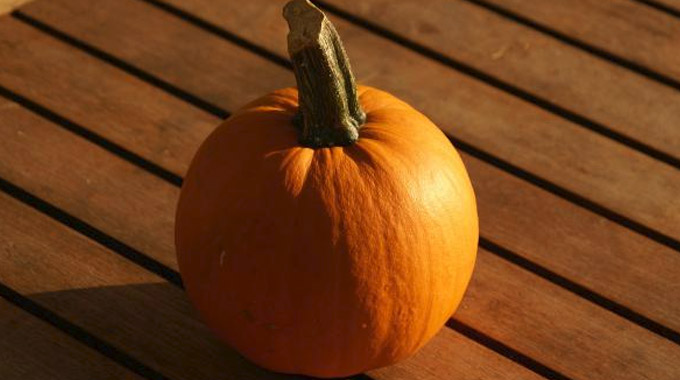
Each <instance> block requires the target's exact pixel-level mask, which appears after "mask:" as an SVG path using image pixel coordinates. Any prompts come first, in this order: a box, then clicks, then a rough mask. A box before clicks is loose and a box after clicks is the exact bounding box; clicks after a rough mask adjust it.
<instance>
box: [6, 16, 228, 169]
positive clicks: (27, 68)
mask: <svg viewBox="0 0 680 380" xmlns="http://www.w3.org/2000/svg"><path fill="white" fill-rule="evenodd" d="M0 38H1V39H2V41H3V44H2V46H0V61H1V62H2V70H0V78H2V79H1V80H0V85H2V86H4V87H6V88H9V89H10V90H13V91H16V92H19V93H21V94H22V95H23V96H25V97H28V98H30V99H36V100H37V101H38V103H39V104H42V105H44V106H46V107H48V108H51V109H52V110H54V111H55V112H57V113H58V114H60V115H64V116H66V117H68V118H69V119H71V120H75V121H77V122H78V123H80V124H82V125H87V126H88V127H91V128H92V130H93V131H94V132H95V133H98V134H99V135H102V136H104V137H106V138H107V139H108V140H110V141H113V142H114V143H117V144H119V145H123V146H126V147H128V148H130V149H131V150H133V151H134V152H135V153H136V154H138V155H140V156H143V157H146V158H150V157H151V158H153V161H154V162H156V163H157V164H158V165H161V166H163V167H165V168H167V169H168V170H171V171H173V172H176V173H184V172H185V171H186V169H187V165H188V163H189V161H190V160H191V157H192V156H193V154H194V152H195V149H187V140H189V141H192V142H193V141H200V140H202V139H203V138H204V137H205V136H206V135H207V134H208V133H209V132H210V131H212V129H213V128H214V126H215V117H214V116H213V115H211V114H208V113H206V112H203V111H201V110H198V109H196V108H195V107H193V106H191V105H188V104H187V103H185V102H184V101H181V100H178V99H176V98H174V97H173V96H171V95H168V94H166V93H164V92H162V91H158V90H157V89H156V88H153V87H152V86H148V85H144V83H143V82H142V81H140V80H139V79H137V78H135V77H133V76H130V75H127V74H125V73H124V72H122V71H121V70H119V69H117V68H115V67H113V66H110V65H107V64H102V63H101V62H98V61H97V60H96V59H93V58H91V57H90V56H88V55H87V54H84V53H81V52H79V51H77V50H75V49H73V48H70V47H68V45H65V44H63V43H59V42H58V41H57V40H55V39H54V38H52V37H50V36H49V35H46V34H44V33H41V32H39V31H37V30H35V29H33V28H31V27H29V26H27V25H25V24H24V23H22V22H20V21H17V20H15V19H12V18H9V17H8V18H4V19H3V20H2V22H0ZM26 62H36V65H28V64H26ZM139 99H144V107H140V106H139V103H138V101H139ZM93 109H96V110H98V111H97V112H91V110H93ZM169 132H173V133H169ZM194 148H197V145H196V146H194Z"/></svg>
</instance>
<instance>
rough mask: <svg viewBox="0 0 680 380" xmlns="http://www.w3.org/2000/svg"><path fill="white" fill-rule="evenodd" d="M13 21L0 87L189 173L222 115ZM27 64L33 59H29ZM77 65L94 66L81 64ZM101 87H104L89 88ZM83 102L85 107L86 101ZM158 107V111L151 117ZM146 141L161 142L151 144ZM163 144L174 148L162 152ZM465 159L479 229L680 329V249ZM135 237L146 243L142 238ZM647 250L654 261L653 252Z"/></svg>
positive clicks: (136, 224)
mask: <svg viewBox="0 0 680 380" xmlns="http://www.w3.org/2000/svg"><path fill="white" fill-rule="evenodd" d="M7 21H8V23H7V24H2V23H0V38H1V39H0V41H4V44H0V58H2V60H3V62H4V65H5V67H6V68H7V69H6V70H3V71H0V85H2V86H6V87H8V88H10V89H11V90H13V91H17V92H20V93H22V94H25V95H30V97H31V98H32V99H34V100H35V101H37V102H38V103H41V104H43V105H45V106H48V107H50V108H52V109H55V110H60V112H61V113H62V114H63V115H64V116H67V117H68V118H70V119H72V120H74V121H76V122H78V123H80V124H82V125H85V126H87V127H88V128H91V129H93V130H95V131H96V132H98V133H100V134H102V135H104V136H106V137H108V138H110V139H113V140H115V141H116V142H118V143H119V144H122V145H124V146H126V147H127V148H129V149H131V150H133V151H135V152H137V153H138V154H140V155H143V156H144V157H145V158H147V159H149V160H151V161H154V162H157V163H159V164H162V165H165V166H166V167H167V168H168V169H169V170H172V171H174V172H176V173H179V174H184V172H185V171H186V167H187V165H188V162H189V160H190V158H191V155H192V154H193V152H194V151H195V149H196V148H197V147H198V144H200V142H201V141H202V140H203V138H205V136H206V135H207V133H208V132H209V131H210V130H211V129H212V125H216V124H217V123H218V119H217V118H215V117H212V118H211V117H209V116H205V115H204V114H203V113H201V112H198V111H196V110H195V109H193V108H192V107H189V106H187V105H186V104H184V103H181V102H177V101H175V100H174V99H173V98H171V97H168V96H166V95H165V94H163V93H159V92H158V91H153V90H152V89H149V86H147V85H145V84H144V83H142V82H141V81H139V80H135V78H132V77H130V76H127V75H125V74H122V73H121V72H120V71H119V70H116V69H113V68H111V67H109V66H107V65H106V64H103V63H101V62H98V61H97V60H95V59H92V58H90V57H88V56H87V55H85V54H83V53H81V52H78V51H74V50H73V49H70V48H69V47H68V46H67V45H65V44H62V43H59V42H58V41H56V40H54V39H52V38H51V37H49V36H46V35H42V34H40V33H38V32H36V31H35V30H33V29H32V28H30V27H28V26H25V25H23V24H22V23H19V22H17V21H14V20H7ZM10 21H11V22H10ZM3 27H6V28H7V29H2V28H3ZM8 30H11V31H12V33H8V32H7V31H8ZM7 46H11V47H12V48H7ZM27 62H33V63H34V64H32V65H27V64H26V63H27ZM80 67H87V68H88V69H87V71H84V70H82V69H80ZM38 68H41V69H38ZM100 78H111V81H108V80H101V84H98V82H99V81H100ZM238 83H239V82H238V81H234V82H232V83H228V84H225V86H227V85H228V86H231V87H232V88H233V89H234V90H235V91H238V87H237V86H238ZM99 86H100V87H101V90H100V91H96V92H93V91H91V89H92V88H99ZM27 89H28V90H30V92H29V91H28V90H27ZM121 95H125V97H127V98H130V99H148V103H149V104H150V105H149V107H148V108H149V109H150V111H149V114H150V115H149V116H147V117H145V115H144V114H143V113H142V112H140V111H139V110H140V107H138V106H137V105H136V104H135V103H134V102H125V101H120V97H121ZM79 104H82V105H84V106H83V107H82V108H80V107H78V106H77V105H79ZM146 108H147V107H145V109H146ZM82 109H86V110H87V111H83V110H82ZM154 113H155V114H158V115H160V116H157V117H154V116H153V115H154ZM168 114H170V116H173V117H174V116H176V117H177V120H178V121H177V122H176V123H175V122H172V124H171V125H172V126H173V127H172V128H162V127H158V125H163V124H168V123H171V121H170V120H168V119H166V117H165V116H163V115H168ZM210 120H212V121H210ZM183 123H185V124H183ZM148 146H153V147H159V148H158V149H148V148H147V147H148ZM166 149H170V152H171V153H170V154H166V151H165V150H166ZM463 158H464V160H465V161H466V164H467V165H468V169H469V171H470V174H471V176H472V179H473V182H474V184H475V187H476V192H477V197H478V201H479V202H478V203H479V212H480V217H481V221H482V223H481V229H482V235H483V236H486V237H488V238H489V239H491V240H493V241H495V242H497V243H501V244H502V245H503V246H505V247H507V248H509V249H511V250H513V251H515V252H517V253H519V254H521V255H523V256H524V257H527V258H530V259H531V260H534V261H535V262H537V263H538V264H540V265H543V266H545V267H547V268H549V269H550V270H552V271H554V272H556V273H558V274H560V275H562V276H563V277H567V278H569V279H572V280H573V281H576V282H577V283H580V284H582V285H584V286H585V287H587V288H589V289H592V290H594V291H596V292H598V293H600V294H602V295H604V296H605V297H608V298H610V299H613V300H614V301H615V302H618V303H621V304H624V305H626V306H627V307H629V308H631V309H632V310H634V311H636V312H637V313H640V314H642V315H645V316H646V317H648V318H651V319H652V320H654V321H657V322H659V323H662V324H665V325H667V326H669V327H670V328H673V329H675V330H676V331H677V330H680V294H679V293H678V292H676V291H674V289H675V283H676V277H677V276H676V273H677V270H678V268H680V256H678V255H677V252H674V251H672V250H670V249H668V248H666V247H664V246H662V245H659V244H656V243H653V242H651V241H649V240H648V239H645V238H643V237H641V236H640V235H638V234H635V233H632V232H631V231H630V230H628V229H626V228H623V227H621V226H619V225H617V224H615V223H612V222H610V221H608V220H606V219H604V218H602V217H599V216H596V215H594V214H592V213H590V212H587V211H585V210H583V209H581V208H579V207H576V206H574V205H573V204H571V203H569V202H567V201H565V200H563V199H561V198H558V197H555V196H553V195H551V194H549V193H546V192H544V191H541V190H539V189H537V188H535V187H534V186H531V185H528V184H527V183H525V182H523V181H521V180H518V179H517V178H515V177H513V176H511V175H509V174H507V173H504V172H502V171H500V170H498V169H496V168H494V167H492V166H490V165H488V164H485V163H483V162H481V161H479V160H477V159H475V158H473V157H471V156H468V155H465V154H464V155H463ZM138 181H139V180H138ZM35 186H36V187H37V186H39V184H35ZM154 186H155V185H154ZM68 194H69V192H68V191H66V192H65V193H64V194H61V195H59V196H58V197H57V198H53V199H65V200H68V198H69V195H68ZM129 198H131V200H128V202H133V203H132V204H134V205H137V204H138V202H136V201H135V200H134V198H133V197H132V196H129ZM108 202H115V199H104V198H102V201H101V203H99V204H97V205H90V208H92V209H94V210H95V213H96V214H97V215H98V216H99V219H98V218H92V217H90V216H89V215H90V213H89V211H88V209H81V208H75V209H74V210H75V211H74V213H75V214H77V215H78V216H79V217H81V218H84V219H86V220H88V221H89V222H90V223H93V224H95V225H96V226H98V227H100V228H102V229H105V230H108V229H109V228H110V226H109V225H108V224H107V223H106V222H103V221H102V220H101V217H102V216H106V218H111V220H114V221H115V220H117V219H118V218H123V217H125V215H121V213H120V212H118V210H117V209H115V208H114V209H110V208H108V207H107V204H108ZM66 204H69V203H66ZM135 207H138V206H135ZM157 207H159V208H162V207H171V205H159V206H157ZM127 223H128V225H129V226H131V230H132V232H135V231H148V230H153V231H163V232H162V233H159V234H156V235H150V234H148V233H146V234H144V235H143V236H139V237H137V238H136V239H133V240H130V239H129V236H128V235H125V234H118V233H116V231H117V230H116V229H115V228H114V229H111V231H112V233H113V234H114V236H116V237H117V238H119V239H122V240H126V241H128V243H129V244H131V245H133V246H135V247H137V248H138V249H141V250H144V251H145V252H149V253H150V254H152V255H154V257H156V258H157V259H158V260H160V261H161V262H164V263H174V256H173V253H172V250H171V247H168V246H164V247H160V246H159V245H158V243H157V242H158V241H161V240H162V239H161V238H159V237H160V236H168V235H169V234H171V233H172V232H171V231H170V230H168V228H169V227H171V226H170V224H169V223H168V222H167V221H162V220H158V219H156V220H154V221H148V220H136V219H131V220H128V221H127ZM148 223H154V224H153V225H149V224H148ZM526 231H532V233H531V234H527V233H526ZM123 232H124V231H123ZM139 239H146V240H148V241H144V242H139V241H138V240H139ZM145 247H151V250H149V251H147V250H146V248H145ZM649 257H654V258H655V259H654V260H649Z"/></svg>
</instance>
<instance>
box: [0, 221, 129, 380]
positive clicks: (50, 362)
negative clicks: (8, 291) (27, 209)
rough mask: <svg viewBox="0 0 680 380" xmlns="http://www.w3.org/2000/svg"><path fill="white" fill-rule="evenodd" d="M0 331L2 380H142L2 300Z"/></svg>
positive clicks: (3, 241)
mask: <svg viewBox="0 0 680 380" xmlns="http://www.w3.org/2000/svg"><path fill="white" fill-rule="evenodd" d="M15 217H17V215H15ZM0 228H2V227H0ZM8 238H10V237H9V236H3V238H2V239H0V245H1V246H2V248H5V250H3V251H2V252H1V253H0V257H5V256H6V255H7V250H8V249H9V248H7V247H8V245H9V244H15V243H10V242H8V241H7V239H8ZM2 261H3V262H4V261H6V260H2ZM0 278H1V277H0ZM0 331H2V339H0V377H1V378H3V379H22V380H24V379H25V380H44V379H72V380H90V379H102V380H141V379H142V378H141V377H139V376H138V375H136V374H134V373H132V372H130V371H129V370H128V369H126V368H124V367H122V366H120V365H118V364H117V363H115V362H113V361H111V360H109V359H108V358H106V357H104V356H102V355H100V354H99V353H97V352H96V351H94V350H91V349H90V348H88V347H87V346H85V345H83V344H81V343H79V342H77V341H75V340H73V339H72V338H71V337H69V336H68V335H66V334H65V333H63V332H61V331H59V330H57V329H56V328H55V327H52V326H50V325H48V324H47V323H46V322H44V321H41V320H40V319H38V318H36V317H34V316H32V315H31V314H28V313H27V312H26V311H24V310H22V309H20V308H18V307H17V306H14V305H12V304H11V303H9V302H8V301H6V300H4V299H0Z"/></svg>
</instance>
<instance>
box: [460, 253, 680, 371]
mask: <svg viewBox="0 0 680 380" xmlns="http://www.w3.org/2000/svg"><path fill="white" fill-rule="evenodd" d="M455 318H456V319H459V320H461V321H463V322H465V323H468V324H474V323H480V322H478V321H480V320H483V321H484V322H481V324H483V326H484V331H485V332H486V333H487V334H489V335H491V336H493V337H496V339H498V340H500V341H502V342H504V343H505V344H507V345H509V346H511V347H513V348H515V349H517V350H518V351H520V352H523V353H524V354H527V355H529V356H531V357H534V358H539V360H540V361H541V362H543V363H544V364H547V365H549V366H551V367H552V368H554V369H556V370H557V371H559V372H561V373H563V374H565V375H566V376H568V377H570V378H573V379H609V378H617V379H624V378H626V379H662V378H666V379H677V378H678V376H680V366H678V365H677V363H679V361H678V360H679V359H678V358H677V356H678V355H680V348H679V347H678V346H677V345H674V344H672V343H671V342H669V341H667V340H664V339H661V338H658V337H656V336H655V337H654V338H655V339H660V340H658V341H657V342H658V343H659V345H658V346H657V345H653V346H647V347H644V346H643V345H644V343H643V341H641V340H638V338H637V337H636V336H638V334H640V335H645V334H644V333H647V332H646V331H644V330H641V328H640V327H638V326H635V325H632V324H629V323H622V320H620V319H618V318H614V317H613V315H612V314H610V313H609V312H608V311H605V310H603V309H600V308H597V307H593V306H592V304H590V303H588V302H587V301H585V300H584V299H582V298H579V297H578V296H575V295H573V294H570V293H566V292H565V291H564V290H563V289H561V288H559V287H557V286H556V285H554V284H551V283H549V282H547V281H545V280H543V279H541V278H539V277H537V276H535V275H533V274H531V273H529V272H526V271H523V270H520V269H518V268H517V267H515V266H514V265H513V264H510V263H508V262H506V261H504V260H502V259H500V258H498V257H496V256H493V255H491V254H487V252H486V251H484V250H480V255H479V257H478V263H477V266H476V273H475V276H473V280H472V284H471V286H470V290H469V292H468V294H467V297H466V298H465V300H464V303H463V305H462V307H461V308H460V311H459V312H458V313H457V314H456V315H455ZM643 331H644V333H643ZM614 335H616V337H617V338H615V339H616V340H617V342H616V343H613V342H611V341H609V339H610V338H611V337H613V336H614ZM612 343H613V344H612ZM645 346H646V345H645ZM661 357H667V358H669V359H670V361H665V360H661V361H658V360H660V359H661ZM671 358H672V359H671ZM649 367H652V368H653V369H652V368H649ZM648 369H650V370H652V371H654V373H651V372H647V370H648Z"/></svg>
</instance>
